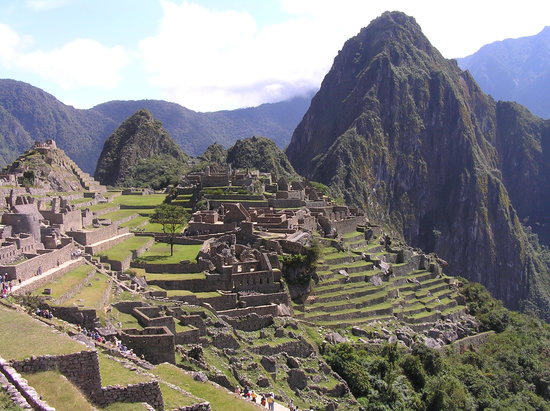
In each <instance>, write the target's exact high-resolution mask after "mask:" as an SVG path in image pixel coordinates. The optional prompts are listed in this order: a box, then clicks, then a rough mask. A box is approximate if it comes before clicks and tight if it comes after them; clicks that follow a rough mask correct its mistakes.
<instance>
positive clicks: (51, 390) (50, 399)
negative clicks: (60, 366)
mask: <svg viewBox="0 0 550 411" xmlns="http://www.w3.org/2000/svg"><path fill="white" fill-rule="evenodd" d="M23 378H25V379H26V380H27V381H28V382H29V385H30V386H31V387H33V388H34V389H35V390H36V392H37V393H38V394H39V395H40V397H41V398H42V399H43V400H44V401H46V402H47V403H48V405H50V406H52V407H54V408H56V409H58V410H79V411H87V410H89V411H92V410H94V409H95V408H94V407H93V406H92V404H90V403H89V402H88V400H87V399H86V397H85V396H84V395H83V394H82V393H81V392H80V391H79V390H78V388H76V387H75V386H74V385H73V384H71V383H70V382H69V381H68V380H67V379H66V378H65V377H64V376H63V375H61V373H59V371H43V372H37V373H33V374H30V373H25V374H23Z"/></svg>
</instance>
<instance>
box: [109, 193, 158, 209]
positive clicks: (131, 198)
mask: <svg viewBox="0 0 550 411" xmlns="http://www.w3.org/2000/svg"><path fill="white" fill-rule="evenodd" d="M165 198H166V194H150V195H127V196H124V195H121V196H118V197H116V198H114V199H113V204H119V205H128V206H143V207H152V206H157V205H160V204H162V202H163V201H164V199H165Z"/></svg>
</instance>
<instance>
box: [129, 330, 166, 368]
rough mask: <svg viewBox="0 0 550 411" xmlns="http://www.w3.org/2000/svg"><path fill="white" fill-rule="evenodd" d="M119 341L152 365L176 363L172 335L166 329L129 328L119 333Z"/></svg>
mask: <svg viewBox="0 0 550 411" xmlns="http://www.w3.org/2000/svg"><path fill="white" fill-rule="evenodd" d="M120 339H121V340H122V342H123V343H124V344H125V345H126V346H128V347H130V348H132V349H133V350H134V352H135V353H136V354H137V355H138V356H140V355H143V356H144V357H145V359H146V360H147V361H149V362H151V363H153V364H160V363H163V362H169V363H171V364H175V363H176V355H175V339H174V334H172V332H170V330H169V329H168V328H166V327H149V328H145V329H143V330H137V329H135V328H130V329H127V330H123V331H121V332H120Z"/></svg>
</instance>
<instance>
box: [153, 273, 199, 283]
mask: <svg viewBox="0 0 550 411" xmlns="http://www.w3.org/2000/svg"><path fill="white" fill-rule="evenodd" d="M143 275H144V276H145V279H146V280H147V281H151V280H157V281H181V280H204V279H206V274H204V273H189V274H151V273H144V274H143Z"/></svg>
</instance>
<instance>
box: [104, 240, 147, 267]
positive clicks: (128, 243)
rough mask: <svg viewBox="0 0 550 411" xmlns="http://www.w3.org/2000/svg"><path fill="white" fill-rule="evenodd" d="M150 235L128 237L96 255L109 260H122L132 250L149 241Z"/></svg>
mask: <svg viewBox="0 0 550 411" xmlns="http://www.w3.org/2000/svg"><path fill="white" fill-rule="evenodd" d="M150 240H151V238H150V237H130V238H128V239H127V240H124V241H123V242H121V243H118V244H117V245H115V246H113V247H111V248H108V249H107V250H104V251H102V252H101V253H98V254H97V255H98V256H105V257H107V258H108V259H109V260H114V261H123V260H124V259H126V258H127V257H128V256H129V255H131V254H132V250H137V249H138V248H141V247H142V246H143V245H144V244H146V243H147V242H148V241H150Z"/></svg>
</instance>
